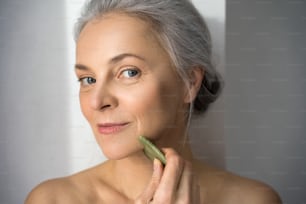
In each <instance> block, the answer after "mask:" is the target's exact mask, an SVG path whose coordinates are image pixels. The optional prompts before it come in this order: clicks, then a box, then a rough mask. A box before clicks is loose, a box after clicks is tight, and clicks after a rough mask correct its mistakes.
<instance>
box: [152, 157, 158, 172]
mask: <svg viewBox="0 0 306 204" xmlns="http://www.w3.org/2000/svg"><path fill="white" fill-rule="evenodd" d="M157 169H158V160H157V159H156V158H154V160H153V171H156V170H157Z"/></svg>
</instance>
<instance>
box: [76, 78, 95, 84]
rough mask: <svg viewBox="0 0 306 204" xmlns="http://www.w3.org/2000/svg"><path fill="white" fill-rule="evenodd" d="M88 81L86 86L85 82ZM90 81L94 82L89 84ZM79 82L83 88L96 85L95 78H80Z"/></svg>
mask: <svg viewBox="0 0 306 204" xmlns="http://www.w3.org/2000/svg"><path fill="white" fill-rule="evenodd" d="M85 79H87V81H86V83H87V84H84V80H85ZM89 79H92V80H93V81H92V82H88V80H89ZM78 82H79V83H80V84H81V85H82V86H89V85H91V84H94V83H96V79H95V78H93V77H82V78H79V79H78Z"/></svg>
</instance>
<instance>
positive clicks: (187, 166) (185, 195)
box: [177, 161, 196, 203]
mask: <svg viewBox="0 0 306 204" xmlns="http://www.w3.org/2000/svg"><path fill="white" fill-rule="evenodd" d="M195 188H196V187H195V185H194V178H193V172H192V167H191V163H190V162H188V161H185V163H184V169H183V172H182V177H181V180H180V183H179V186H178V190H177V199H178V200H180V201H184V202H185V203H194V202H191V201H192V197H193V196H194V191H195V190H196V189H195Z"/></svg>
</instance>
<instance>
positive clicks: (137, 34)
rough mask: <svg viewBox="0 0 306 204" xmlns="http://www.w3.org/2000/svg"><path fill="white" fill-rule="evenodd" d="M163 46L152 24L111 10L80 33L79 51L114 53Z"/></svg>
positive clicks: (141, 50) (89, 23) (160, 47)
mask: <svg viewBox="0 0 306 204" xmlns="http://www.w3.org/2000/svg"><path fill="white" fill-rule="evenodd" d="M144 48H146V50H150V49H153V50H154V49H155V50H156V49H163V48H162V46H161V44H160V42H159V40H158V38H157V35H156V32H154V31H153V28H152V26H151V24H150V23H147V22H145V21H144V20H141V19H139V18H138V17H134V16H129V15H127V14H122V13H111V14H107V15H105V16H103V17H99V18H96V19H94V20H91V21H90V22H88V23H87V24H86V26H85V27H84V28H83V30H82V32H81V33H80V36H79V39H78V41H77V54H79V52H83V51H89V50H95V51H102V50H103V51H105V50H107V51H108V52H112V51H114V50H121V51H125V52H127V51H130V49H133V51H140V52H143V51H144Z"/></svg>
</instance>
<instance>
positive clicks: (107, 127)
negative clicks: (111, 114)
mask: <svg viewBox="0 0 306 204" xmlns="http://www.w3.org/2000/svg"><path fill="white" fill-rule="evenodd" d="M128 124H129V123H103V124H98V131H99V133H101V134H104V135H108V134H114V133H117V132H120V131H121V130H122V129H124V128H125V127H126V126H127V125H128Z"/></svg>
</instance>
